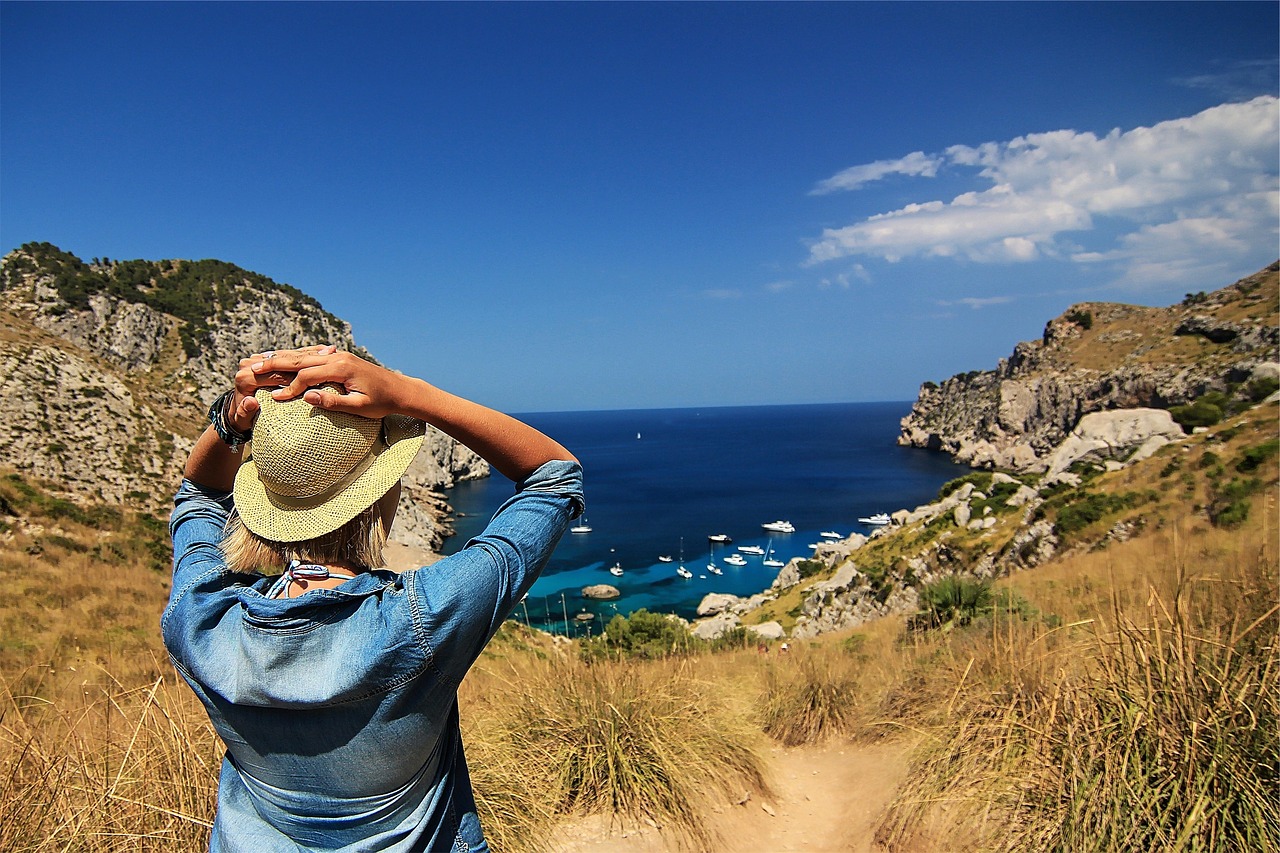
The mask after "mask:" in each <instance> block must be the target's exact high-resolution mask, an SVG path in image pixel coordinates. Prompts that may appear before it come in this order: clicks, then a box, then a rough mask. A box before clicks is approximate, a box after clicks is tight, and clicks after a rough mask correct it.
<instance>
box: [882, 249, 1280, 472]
mask: <svg viewBox="0 0 1280 853" xmlns="http://www.w3.org/2000/svg"><path fill="white" fill-rule="evenodd" d="M1278 270H1280V265H1278V264H1272V265H1271V266H1270V267H1268V268H1267V269H1265V270H1262V271H1260V272H1258V273H1256V274H1255V275H1252V276H1250V277H1248V278H1245V279H1242V280H1240V281H1238V282H1236V283H1235V284H1233V285H1231V286H1230V287H1225V288H1223V289H1222V290H1219V291H1216V292H1214V293H1211V294H1207V295H1206V294H1203V293H1201V294H1194V295H1189V296H1188V297H1187V299H1186V300H1184V301H1183V302H1182V303H1180V304H1178V305H1174V306H1172V307H1169V308H1146V307H1141V306H1136V305H1121V304H1115V303H1099V302H1094V303H1084V304H1081V305H1075V306H1072V308H1071V309H1069V310H1068V311H1066V312H1065V313H1064V314H1063V315H1062V316H1060V317H1058V318H1057V319H1055V320H1052V321H1050V322H1049V324H1048V325H1047V326H1046V327H1045V330H1044V335H1043V336H1042V338H1041V340H1039V341H1026V342H1023V343H1020V344H1018V345H1017V346H1016V347H1015V348H1014V351H1013V354H1012V355H1011V356H1010V357H1009V358H1008V359H1002V360H1001V361H1000V363H999V364H998V366H997V367H996V368H995V369H994V370H984V371H972V372H970V373H964V374H959V375H957V376H953V377H951V378H950V379H948V380H946V381H945V382H943V383H942V384H941V385H938V384H935V383H932V382H927V383H925V384H924V385H923V386H922V387H921V389H920V394H919V397H918V399H917V400H916V403H915V405H914V406H913V407H912V410H911V413H910V414H909V415H907V417H906V418H904V419H903V421H902V434H901V435H900V437H899V439H898V443H899V444H903V445H909V446H914V447H926V448H930V449H933V450H941V451H943V452H946V453H949V454H951V455H952V456H953V457H954V458H955V459H956V461H958V462H964V463H967V464H969V465H971V466H973V467H977V468H1003V469H1009V470H1017V471H1045V470H1046V469H1047V468H1048V459H1049V457H1050V456H1051V455H1052V454H1053V453H1054V451H1055V450H1056V449H1057V448H1058V446H1059V445H1061V444H1062V442H1063V441H1065V440H1066V439H1067V437H1068V436H1069V435H1070V433H1071V431H1072V430H1073V429H1074V428H1075V427H1076V425H1077V424H1078V423H1079V422H1080V419H1081V418H1082V417H1084V416H1085V415H1087V414H1090V413H1091V412H1099V411H1106V410H1111V409H1136V408H1155V409H1168V408H1169V407H1170V406H1174V405H1180V404H1185V403H1189V402H1191V401H1192V400H1194V399H1195V398H1197V397H1199V396H1201V395H1203V394H1205V393H1206V392H1209V391H1219V392H1223V393H1227V394H1235V395H1243V394H1246V393H1248V390H1249V388H1250V386H1251V383H1254V382H1256V381H1258V380H1260V379H1263V378H1265V377H1268V376H1274V375H1275V374H1276V371H1277V364H1276V362H1277V360H1278V359H1280V352H1278V347H1280V324H1278V323H1277V318H1276V311H1275V308H1276V305H1277V299H1278V298H1280V297H1278V295H1277V294H1278V293H1280V288H1278V287H1277V278H1278Z"/></svg>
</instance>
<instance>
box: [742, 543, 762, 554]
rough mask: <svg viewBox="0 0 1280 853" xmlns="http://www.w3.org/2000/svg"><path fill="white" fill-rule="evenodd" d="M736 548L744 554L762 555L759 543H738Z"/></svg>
mask: <svg viewBox="0 0 1280 853" xmlns="http://www.w3.org/2000/svg"><path fill="white" fill-rule="evenodd" d="M738 550H739V551H741V552H742V553H744V554H755V555H756V556H757V557H761V556H764V549H763V548H761V547H760V546H759V545H739V546H738Z"/></svg>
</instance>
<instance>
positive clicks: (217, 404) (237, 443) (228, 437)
mask: <svg viewBox="0 0 1280 853" xmlns="http://www.w3.org/2000/svg"><path fill="white" fill-rule="evenodd" d="M235 393H236V392H235V391H234V390H232V391H224V392H223V393H221V394H219V395H218V396H217V398H216V399H215V400H214V401H213V403H211V404H210V406H209V423H211V424H213V430H214V432H216V433H217V434H218V438H220V439H222V441H223V442H224V443H225V444H226V445H227V447H230V448H231V452H232V453H239V452H240V448H241V447H244V445H245V442H247V441H249V440H250V439H252V438H253V429H252V428H250V430H249V431H248V432H241V431H240V430H238V429H236V428H235V427H234V426H232V425H231V419H230V418H228V417H227V406H228V405H229V404H230V402H231V400H232V398H234V397H235Z"/></svg>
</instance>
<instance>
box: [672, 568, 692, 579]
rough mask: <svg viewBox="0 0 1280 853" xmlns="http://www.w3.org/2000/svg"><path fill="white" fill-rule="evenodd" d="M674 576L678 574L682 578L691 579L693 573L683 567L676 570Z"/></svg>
mask: <svg viewBox="0 0 1280 853" xmlns="http://www.w3.org/2000/svg"><path fill="white" fill-rule="evenodd" d="M676 574H678V575H679V576H680V577H682V578H691V577H693V572H691V571H689V570H688V569H686V568H685V567H684V566H681V567H680V568H678V569H676Z"/></svg>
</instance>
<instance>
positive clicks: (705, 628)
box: [690, 613, 741, 640]
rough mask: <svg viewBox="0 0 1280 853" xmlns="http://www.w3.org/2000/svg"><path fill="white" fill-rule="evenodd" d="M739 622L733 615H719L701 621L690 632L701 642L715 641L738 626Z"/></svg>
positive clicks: (735, 615)
mask: <svg viewBox="0 0 1280 853" xmlns="http://www.w3.org/2000/svg"><path fill="white" fill-rule="evenodd" d="M740 622H741V620H740V619H739V618H738V616H737V614H734V613H719V614H717V615H715V616H712V617H711V618H710V619H703V620H702V621H700V622H698V624H696V625H694V626H693V630H692V631H690V633H691V634H693V636H695V637H698V638H699V639H702V640H715V639H718V638H719V637H721V636H723V635H724V634H725V633H726V632H727V631H730V630H732V629H734V628H736V627H738V625H739V624H740Z"/></svg>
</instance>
